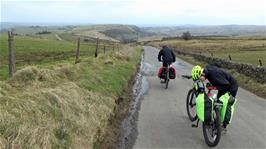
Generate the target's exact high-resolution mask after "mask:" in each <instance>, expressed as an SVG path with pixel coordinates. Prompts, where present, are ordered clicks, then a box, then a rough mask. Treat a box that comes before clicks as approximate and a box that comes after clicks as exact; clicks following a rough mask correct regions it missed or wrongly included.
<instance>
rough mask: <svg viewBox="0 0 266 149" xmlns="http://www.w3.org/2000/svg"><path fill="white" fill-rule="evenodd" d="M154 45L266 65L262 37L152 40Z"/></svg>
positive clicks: (265, 42)
mask: <svg viewBox="0 0 266 149" xmlns="http://www.w3.org/2000/svg"><path fill="white" fill-rule="evenodd" d="M153 44H154V45H157V46H158V45H159V44H166V45H169V46H171V47H173V48H176V49H180V50H181V49H182V50H184V51H193V52H197V53H200V52H201V53H202V54H205V55H208V56H211V54H213V56H214V57H218V58H223V59H229V58H228V57H229V55H230V56H231V58H232V60H233V61H237V62H243V63H250V64H253V65H256V66H257V65H259V62H258V59H261V60H262V63H263V65H264V66H266V40H263V39H255V38H254V39H245V38H243V39H216V40H213V39H211V40H208V39H201V40H199V39H197V40H188V41H185V40H167V41H163V42H154V43H153Z"/></svg>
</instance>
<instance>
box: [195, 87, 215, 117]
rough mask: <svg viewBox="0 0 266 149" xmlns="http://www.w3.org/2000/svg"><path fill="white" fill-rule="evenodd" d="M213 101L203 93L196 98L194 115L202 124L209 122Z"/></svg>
mask: <svg viewBox="0 0 266 149" xmlns="http://www.w3.org/2000/svg"><path fill="white" fill-rule="evenodd" d="M212 109H213V100H212V99H210V98H209V97H208V96H207V94H206V93H205V92H202V93H199V95H198V96H197V98H196V113H197V116H198V118H199V119H200V120H201V121H202V122H209V121H211V115H212Z"/></svg>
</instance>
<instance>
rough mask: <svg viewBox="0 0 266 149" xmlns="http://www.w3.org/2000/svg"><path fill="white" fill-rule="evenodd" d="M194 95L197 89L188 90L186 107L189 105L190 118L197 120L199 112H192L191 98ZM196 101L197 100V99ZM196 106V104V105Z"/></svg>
mask: <svg viewBox="0 0 266 149" xmlns="http://www.w3.org/2000/svg"><path fill="white" fill-rule="evenodd" d="M193 96H195V90H194V89H190V90H189V91H188V94H187V102H186V107H187V114H188V118H189V119H190V120H191V121H192V122H193V121H195V120H197V118H198V116H197V113H196V112H195V115H192V114H191V112H190V106H191V105H190V103H191V102H192V101H191V100H193ZM195 102H196V101H195ZM195 108H196V105H195Z"/></svg>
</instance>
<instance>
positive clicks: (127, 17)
mask: <svg viewBox="0 0 266 149" xmlns="http://www.w3.org/2000/svg"><path fill="white" fill-rule="evenodd" d="M0 1H1V22H51V23H61V22H65V23H73V24H75V23H93V24H102V23H109V24H113V23H115V24H136V25H145V24H146V25H184V24H195V25H224V24H246V25H247V24H248V25H265V20H266V19H265V18H266V14H265V12H266V6H265V5H266V3H265V0H73V1H70V0H68V1H66V0H35V1H33V0H31V1H26V0H16V1H15V0H4V1H3V0H0Z"/></svg>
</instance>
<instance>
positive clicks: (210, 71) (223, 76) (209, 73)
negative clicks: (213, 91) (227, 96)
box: [204, 65, 238, 94]
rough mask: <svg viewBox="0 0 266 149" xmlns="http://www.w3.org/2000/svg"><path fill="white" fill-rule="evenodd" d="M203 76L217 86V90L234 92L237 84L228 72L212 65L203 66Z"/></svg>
mask: <svg viewBox="0 0 266 149" xmlns="http://www.w3.org/2000/svg"><path fill="white" fill-rule="evenodd" d="M204 73H205V77H206V78H207V79H208V80H209V82H210V83H211V84H212V85H214V86H215V87H217V88H218V90H219V91H220V90H222V91H228V92H230V93H231V94H236V93H235V92H236V91H237V88H238V84H237V81H236V80H235V78H233V77H232V76H231V75H230V74H229V73H228V72H226V71H225V70H223V69H220V68H218V67H216V66H213V65H207V66H206V67H205V68H204Z"/></svg>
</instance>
